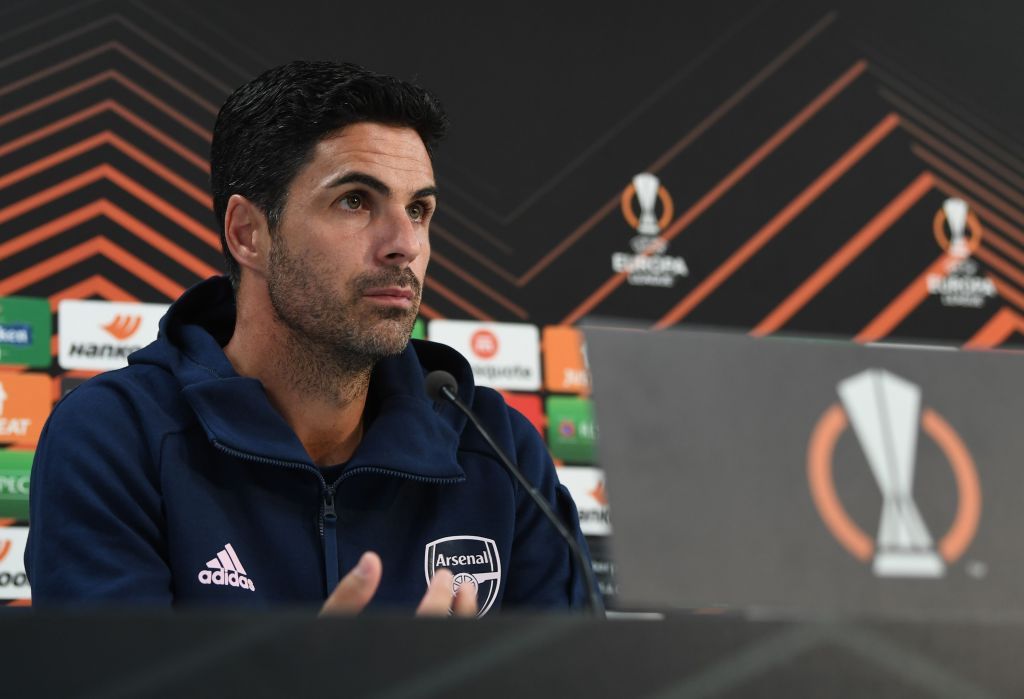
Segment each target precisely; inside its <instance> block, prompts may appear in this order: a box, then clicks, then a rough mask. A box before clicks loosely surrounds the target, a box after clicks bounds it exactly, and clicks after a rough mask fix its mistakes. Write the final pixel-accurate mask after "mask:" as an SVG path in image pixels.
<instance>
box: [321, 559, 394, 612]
mask: <svg viewBox="0 0 1024 699" xmlns="http://www.w3.org/2000/svg"><path fill="white" fill-rule="evenodd" d="M383 569H384V566H383V564H382V563H381V562H380V556H378V555H377V554H376V553H374V552H373V551H367V552H366V553H364V554H363V555H362V556H361V557H360V559H359V563H357V564H356V567H355V568H353V569H352V570H351V571H349V573H348V575H346V576H345V577H344V578H342V579H341V582H340V583H338V586H337V587H335V588H334V592H332V593H331V596H330V597H328V598H327V601H326V602H324V606H323V607H321V608H320V614H321V615H325V614H341V615H353V614H358V613H359V612H361V611H363V608H364V607H365V606H366V605H367V604H369V603H370V600H371V599H373V594H374V593H375V592H376V591H377V586H378V585H379V584H380V576H381V574H382V573H383Z"/></svg>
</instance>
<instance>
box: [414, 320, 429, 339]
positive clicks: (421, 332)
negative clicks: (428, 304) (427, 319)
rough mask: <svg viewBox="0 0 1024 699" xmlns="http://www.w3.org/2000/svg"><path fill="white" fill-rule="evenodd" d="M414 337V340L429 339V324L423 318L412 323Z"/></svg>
mask: <svg viewBox="0 0 1024 699" xmlns="http://www.w3.org/2000/svg"><path fill="white" fill-rule="evenodd" d="M412 339H414V340H426V339H427V325H426V323H424V322H423V319H422V318H417V319H416V322H415V323H413V324H412Z"/></svg>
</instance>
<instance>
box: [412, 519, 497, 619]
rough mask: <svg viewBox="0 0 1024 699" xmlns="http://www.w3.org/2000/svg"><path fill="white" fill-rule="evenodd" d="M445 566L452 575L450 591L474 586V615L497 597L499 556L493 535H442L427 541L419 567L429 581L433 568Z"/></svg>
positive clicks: (488, 606) (489, 606)
mask: <svg viewBox="0 0 1024 699" xmlns="http://www.w3.org/2000/svg"><path fill="white" fill-rule="evenodd" d="M439 568H447V569H448V570H450V571H451V572H452V574H453V575H454V576H455V581H454V583H453V585H452V594H453V595H454V594H455V593H456V592H458V590H459V588H460V587H462V586H463V585H472V586H473V589H474V590H476V603H477V608H478V609H479V610H480V611H478V612H477V614H476V615H477V616H478V617H480V616H483V615H484V614H486V613H487V611H488V610H489V609H490V608H491V606H492V605H493V604H494V600H496V599H497V598H498V587H499V586H500V585H501V560H500V559H499V558H498V546H497V544H495V543H494V539H485V538H484V537H482V536H468V535H467V536H446V537H444V538H443V539H437V540H436V541H431V542H430V543H429V544H427V546H426V549H425V552H424V556H423V569H424V573H425V574H426V577H427V584H428V585H429V584H430V580H431V578H433V577H434V572H435V571H436V570H438V569H439Z"/></svg>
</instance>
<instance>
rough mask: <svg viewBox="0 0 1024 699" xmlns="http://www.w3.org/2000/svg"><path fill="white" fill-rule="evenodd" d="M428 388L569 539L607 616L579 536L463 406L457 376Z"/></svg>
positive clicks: (435, 379) (432, 378) (434, 380)
mask: <svg viewBox="0 0 1024 699" xmlns="http://www.w3.org/2000/svg"><path fill="white" fill-rule="evenodd" d="M426 386H427V394H428V395H430V396H431V397H432V398H434V399H437V398H438V397H441V398H444V399H445V400H447V401H448V402H450V403H451V404H452V405H454V406H455V407H456V408H458V409H459V410H460V411H462V413H463V414H464V415H465V416H466V417H467V418H468V419H469V421H470V422H472V423H473V426H474V427H476V429H477V431H478V432H479V433H480V435H481V436H482V437H483V438H484V440H486V441H487V443H488V444H489V445H490V446H491V449H493V450H494V453H495V454H497V455H498V460H499V461H501V464H502V466H504V467H505V470H506V471H508V472H509V473H510V474H511V475H512V477H513V478H515V479H516V481H518V482H519V485H521V486H522V487H523V488H524V489H525V490H526V492H527V493H528V494H529V496H530V497H531V498H532V499H533V501H534V503H536V505H537V507H538V508H539V509H540V511H541V512H542V513H543V514H544V517H545V518H547V520H548V521H549V522H550V523H551V525H552V526H553V527H554V528H555V530H556V531H557V532H558V534H559V535H560V536H561V537H562V538H563V539H564V540H565V543H566V544H568V546H569V550H570V551H571V552H572V555H573V557H574V558H575V559H576V563H577V565H578V566H579V567H580V570H582V571H583V576H584V577H585V578H586V581H587V592H588V593H589V606H590V612H591V613H592V614H594V615H596V616H601V617H603V616H604V603H603V602H602V601H601V595H600V594H599V593H598V591H597V580H596V579H595V578H594V570H593V568H592V567H591V566H590V564H589V563H588V562H587V558H586V556H584V555H583V550H582V549H580V546H579V543H578V542H577V541H576V537H575V536H573V535H572V534H571V533H570V532H569V530H568V529H566V528H565V525H564V524H562V521H561V519H559V517H558V515H557V514H555V512H554V511H553V510H552V509H551V506H550V505H549V504H548V501H547V500H545V499H544V498H543V497H542V496H541V494H540V493H539V492H538V491H537V489H536V488H535V487H533V484H531V483H530V482H529V481H528V480H527V479H526V476H524V475H523V472H522V471H520V470H519V467H518V466H516V465H515V464H514V463H513V462H512V460H511V459H509V458H508V457H507V456H506V455H505V452H504V451H502V449H501V447H499V446H498V444H497V443H496V442H495V441H494V438H493V437H491V434H490V432H488V431H487V429H486V428H485V427H484V426H483V425H482V424H481V423H480V421H479V420H478V419H477V417H476V415H475V414H474V413H473V411H472V410H470V409H469V407H468V406H467V405H466V404H465V403H463V402H462V400H460V399H459V396H458V395H457V394H456V393H455V389H456V388H457V387H458V383H457V382H456V381H455V377H453V376H452V375H451V374H449V373H448V372H446V371H441V370H437V371H432V372H430V373H429V374H427V378H426Z"/></svg>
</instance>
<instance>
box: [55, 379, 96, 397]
mask: <svg viewBox="0 0 1024 699" xmlns="http://www.w3.org/2000/svg"><path fill="white" fill-rule="evenodd" d="M88 380H89V379H85V378H81V377H78V376H62V377H60V397H61V398H63V397H64V396H66V395H67V394H69V393H71V392H72V391H74V390H75V389H76V388H78V387H79V386H81V385H82V384H83V383H85V382H86V381H88Z"/></svg>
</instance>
